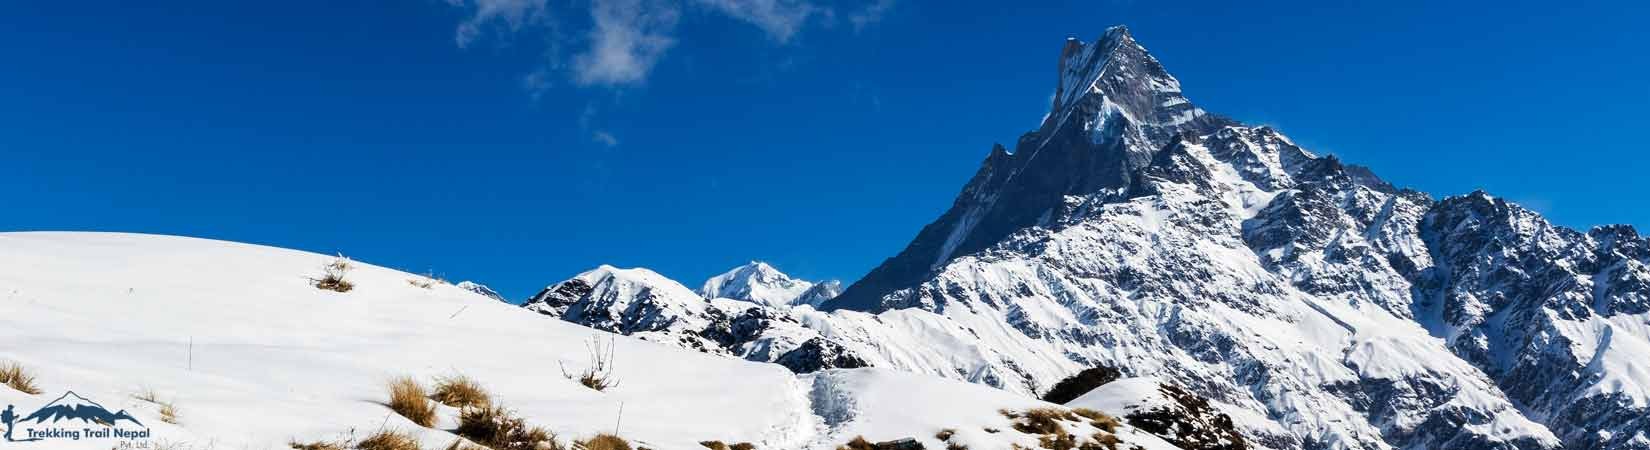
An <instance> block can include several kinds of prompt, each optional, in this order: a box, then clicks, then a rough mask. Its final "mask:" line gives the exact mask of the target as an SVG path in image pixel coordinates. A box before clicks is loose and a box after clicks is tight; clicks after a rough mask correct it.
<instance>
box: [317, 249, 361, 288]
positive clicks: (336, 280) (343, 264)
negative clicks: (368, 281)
mask: <svg viewBox="0 0 1650 450" xmlns="http://www.w3.org/2000/svg"><path fill="white" fill-rule="evenodd" d="M354 269H355V263H354V262H351V261H350V260H349V258H346V257H344V255H341V254H340V255H338V259H334V260H332V262H330V263H327V264H326V265H324V266H321V278H311V279H309V282H310V284H313V285H315V287H316V288H317V289H323V290H328V291H333V292H349V291H350V290H351V289H355V283H351V282H350V281H349V280H348V279H345V278H344V275H347V274H349V271H350V270H354Z"/></svg>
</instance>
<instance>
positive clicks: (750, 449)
mask: <svg viewBox="0 0 1650 450" xmlns="http://www.w3.org/2000/svg"><path fill="white" fill-rule="evenodd" d="M731 450H756V445H754V444H751V443H749V442H740V443H738V444H733V448H732V449H731Z"/></svg>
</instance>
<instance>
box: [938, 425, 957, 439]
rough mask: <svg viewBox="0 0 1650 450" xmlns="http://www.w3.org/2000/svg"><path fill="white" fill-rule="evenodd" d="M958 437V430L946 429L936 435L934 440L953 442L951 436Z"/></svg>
mask: <svg viewBox="0 0 1650 450" xmlns="http://www.w3.org/2000/svg"><path fill="white" fill-rule="evenodd" d="M956 435H957V430H954V429H950V428H946V429H943V430H940V432H938V433H934V439H939V440H941V441H949V440H951V436H956Z"/></svg>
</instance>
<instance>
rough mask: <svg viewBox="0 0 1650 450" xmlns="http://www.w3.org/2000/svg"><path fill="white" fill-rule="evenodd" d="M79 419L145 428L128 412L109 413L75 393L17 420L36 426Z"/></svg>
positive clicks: (90, 422)
mask: <svg viewBox="0 0 1650 450" xmlns="http://www.w3.org/2000/svg"><path fill="white" fill-rule="evenodd" d="M77 419H78V420H80V422H81V423H87V424H92V423H96V424H99V425H105V426H113V425H116V424H118V423H119V422H120V421H122V420H125V421H129V422H132V423H134V424H137V425H138V426H145V425H143V422H139V421H138V420H137V419H136V418H133V417H132V415H131V414H128V413H126V410H124V409H122V410H120V411H117V412H109V409H108V408H104V407H103V405H99V404H97V402H94V401H91V400H87V399H86V398H85V397H81V396H80V395H79V394H75V393H74V391H69V392H67V393H64V394H63V396H62V397H58V398H57V400H52V402H51V403H48V404H46V406H42V407H40V409H39V410H36V411H35V412H33V413H30V414H29V415H27V416H23V418H21V419H17V422H18V423H23V422H28V421H31V420H32V421H34V423H36V424H41V423H46V422H47V421H50V422H52V423H56V422H58V421H63V420H77Z"/></svg>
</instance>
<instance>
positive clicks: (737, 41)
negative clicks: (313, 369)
mask: <svg viewBox="0 0 1650 450" xmlns="http://www.w3.org/2000/svg"><path fill="white" fill-rule="evenodd" d="M1014 3H1025V2H1014ZM1318 3H1322V2H1299V3H1293V2H1280V3H1268V4H1244V5H1232V4H1227V3H1225V2H1211V3H1207V4H1198V3H1185V2H1179V3H1174V4H1172V5H1169V6H1162V5H1157V4H1153V3H1152V2H1064V3H1039V4H1036V5H1032V6H1027V5H1020V4H996V3H983V2H967V1H962V2H915V1H909V0H864V1H858V2H850V3H841V4H834V3H808V2H805V1H796V0H683V1H673V0H589V1H579V2H558V1H549V2H545V1H543V0H486V1H480V2H479V3H478V2H477V1H476V0H454V1H453V2H444V1H437V0H430V1H417V0H414V1H405V2H319V1H317V2H304V1H290V2H278V3H277V2H216V1H214V2H199V3H190V2H175V3H172V4H171V5H168V6H156V5H147V4H146V5H142V6H141V7H139V6H133V5H132V4H131V2H107V3H104V2H90V3H88V2H21V3H18V4H14V5H10V6H8V12H7V14H5V16H4V17H3V18H0V51H3V58H4V59H3V61H4V62H3V63H0V98H3V99H5V103H4V106H0V229H3V230H102V231H131V232H147V233H164V234H180V235H190V236H201V237H210V238H217V239H227V240H235V241H245V242H255V243H263V244H270V245H276V246H282V247H292V248H299V249H305V250H312V251H318V252H323V253H331V252H338V251H341V252H344V253H346V254H349V255H352V256H355V257H357V258H359V259H362V260H366V261H369V262H372V263H376V264H381V265H386V266H391V267H396V268H401V269H405V270H409V271H420V272H422V271H425V270H431V271H434V272H436V273H438V274H443V275H445V276H446V277H448V278H450V279H454V280H458V279H475V280H478V281H481V282H484V283H488V284H491V285H493V286H494V287H495V288H497V289H499V290H501V291H502V292H504V293H505V294H506V295H507V296H509V297H512V298H515V299H520V298H523V297H525V296H527V295H530V294H531V293H533V292H535V291H536V290H537V289H539V288H541V287H543V286H544V285H545V284H548V283H551V282H554V281H558V280H561V279H564V278H566V277H568V276H571V275H573V274H575V273H577V272H579V271H582V270H585V269H588V268H590V267H594V266H595V265H597V264H600V263H611V264H615V265H620V266H646V267H650V268H653V269H655V270H658V271H660V272H662V273H664V274H665V275H667V276H671V277H673V278H676V279H678V280H681V281H683V282H684V283H686V284H688V285H690V286H697V284H698V282H699V281H700V280H703V279H704V278H705V277H707V276H710V275H713V274H715V273H718V272H721V271H723V270H725V269H727V268H729V267H732V266H734V265H737V264H740V263H743V262H745V261H747V260H750V259H763V260H768V261H771V262H773V263H775V265H777V266H779V267H780V268H781V269H782V270H785V271H787V272H790V273H792V274H793V275H798V276H802V277H808V278H840V279H843V280H849V281H851V280H853V279H856V278H858V277H859V276H860V275H863V274H864V272H866V271H867V270H869V269H870V268H871V267H873V266H875V265H876V264H877V263H879V262H880V261H881V260H882V259H883V258H885V257H888V256H890V255H892V254H894V253H895V252H897V251H898V250H899V249H900V248H901V247H902V246H903V245H904V244H905V243H906V242H907V241H908V240H909V239H910V238H911V237H912V236H913V235H914V234H915V233H916V231H917V230H918V229H919V228H920V227H921V226H923V225H924V224H926V223H928V222H929V221H930V220H932V219H933V218H935V217H936V216H938V215H939V214H940V213H941V212H942V211H943V210H944V209H945V208H946V207H947V206H949V205H950V202H951V200H952V198H953V196H954V195H955V194H956V193H957V191H958V190H959V189H960V188H961V186H962V184H963V182H965V181H966V180H967V178H968V177H969V176H970V175H972V173H973V171H974V169H975V168H976V166H977V164H978V163H979V161H980V160H981V158H983V157H984V156H985V154H986V151H987V150H988V149H990V147H991V144H992V143H994V142H1003V143H1012V142H1013V141H1014V140H1015V139H1016V137H1017V136H1018V135H1019V134H1020V133H1023V132H1025V131H1027V130H1029V129H1031V128H1032V127H1034V126H1035V125H1036V122H1037V121H1038V119H1039V118H1040V117H1041V116H1042V114H1043V113H1044V112H1045V111H1046V109H1047V108H1048V103H1047V102H1048V98H1049V94H1050V92H1051V91H1052V89H1053V83H1054V76H1055V73H1054V71H1055V65H1056V59H1055V58H1056V56H1057V54H1058V51H1059V48H1060V44H1061V42H1062V41H1063V40H1064V38H1065V37H1066V36H1068V35H1077V36H1080V37H1083V38H1085V39H1092V38H1093V37H1095V36H1097V35H1098V34H1099V33H1100V32H1101V31H1102V30H1103V29H1104V28H1105V27H1106V26H1109V25H1113V24H1126V25H1128V26H1129V27H1130V29H1131V30H1132V31H1133V32H1134V34H1135V36H1136V37H1137V38H1138V39H1139V40H1140V41H1141V42H1142V43H1144V44H1145V45H1146V46H1147V47H1148V48H1149V49H1151V51H1152V52H1153V53H1154V54H1155V55H1156V56H1157V57H1158V58H1159V59H1160V60H1161V61H1163V63H1164V64H1165V65H1166V66H1167V67H1168V68H1169V70H1170V71H1171V72H1173V73H1174V74H1175V75H1176V76H1177V77H1179V78H1180V79H1181V81H1182V83H1183V85H1184V86H1185V89H1186V92H1187V95H1188V96H1189V97H1190V98H1192V100H1193V101H1194V102H1196V103H1198V104H1199V105H1200V106H1202V107H1203V108H1205V109H1207V110H1210V111H1213V112H1217V113H1222V114H1226V115H1229V116H1232V117H1235V118H1237V119H1239V120H1242V121H1245V122H1250V123H1257V124H1260V123H1264V124H1270V125H1274V126H1277V127H1279V128H1280V129H1282V130H1283V131H1284V132H1285V133H1287V134H1289V135H1290V136H1291V137H1293V138H1294V139H1295V140H1296V141H1298V142H1300V143H1302V144H1303V145H1306V146H1307V147H1309V148H1312V149H1313V150H1316V151H1319V152H1321V153H1334V154H1337V155H1340V156H1342V157H1343V158H1344V159H1346V160H1348V161H1351V162H1355V163H1359V164H1364V165H1368V166H1371V167H1372V168H1374V169H1375V170H1376V171H1377V173H1379V174H1380V175H1382V176H1383V177H1385V178H1387V179H1388V180H1390V181H1393V182H1394V183H1396V184H1399V185H1404V186H1410V187H1415V188H1418V189H1421V190H1425V191H1428V192H1431V193H1433V194H1435V195H1455V194H1461V193H1465V192H1469V191H1471V190H1473V189H1478V188H1482V189H1485V190H1488V191H1490V192H1491V193H1493V194H1496V195H1500V196H1503V197H1507V198H1510V199H1513V200H1515V201H1518V202H1521V203H1523V204H1525V205H1526V206H1528V207H1531V208H1533V209H1535V210H1538V211H1541V212H1543V213H1546V214H1547V215H1548V216H1549V217H1550V218H1551V219H1553V220H1555V221H1556V222H1558V223H1561V224H1564V225H1569V226H1574V227H1582V228H1585V227H1587V226H1591V225H1594V224H1604V223H1630V224H1634V225H1637V226H1639V227H1641V228H1643V227H1645V226H1650V208H1646V206H1650V205H1647V201H1646V200H1645V198H1644V195H1645V194H1646V193H1650V178H1647V177H1644V176H1643V174H1644V173H1645V172H1646V170H1647V169H1650V156H1646V150H1650V149H1647V148H1646V147H1647V146H1646V144H1645V140H1644V139H1643V137H1642V132H1643V131H1644V130H1650V118H1647V117H1650V115H1646V114H1645V111H1646V109H1647V107H1650V83H1646V81H1647V80H1650V56H1647V55H1650V33H1645V32H1643V31H1642V30H1643V28H1644V25H1643V23H1642V19H1643V18H1644V17H1650V8H1647V7H1646V6H1645V5H1644V4H1643V3H1642V2H1589V3H1588V4H1585V5H1561V4H1557V3H1551V2H1540V3H1536V2H1530V3H1494V4H1478V5H1473V4H1465V3H1460V4H1455V5H1450V6H1439V5H1429V4H1425V3H1423V2H1397V3H1393V2H1380V3H1375V2H1370V3H1368V4H1364V5H1361V6H1329V5H1321V4H1318ZM1330 3H1334V2H1330Z"/></svg>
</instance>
